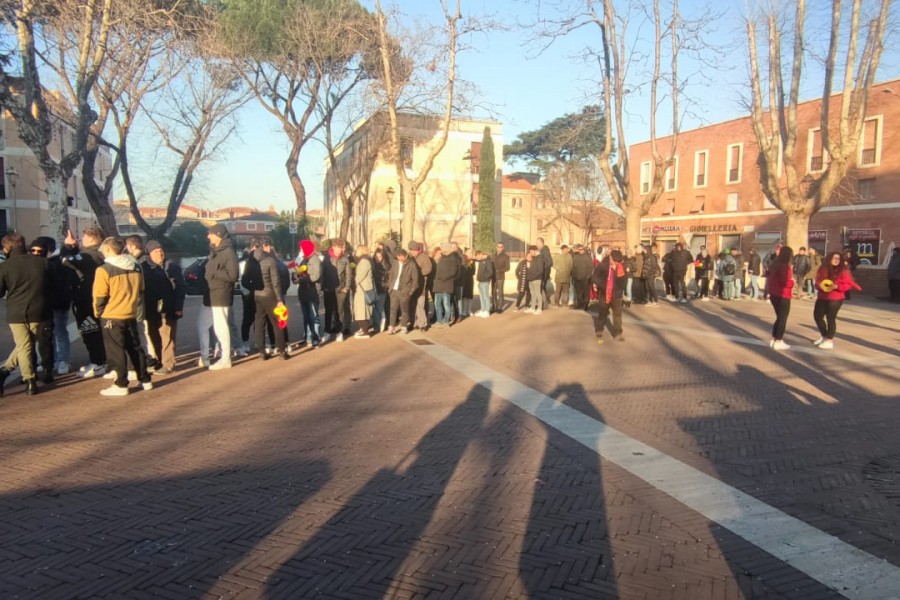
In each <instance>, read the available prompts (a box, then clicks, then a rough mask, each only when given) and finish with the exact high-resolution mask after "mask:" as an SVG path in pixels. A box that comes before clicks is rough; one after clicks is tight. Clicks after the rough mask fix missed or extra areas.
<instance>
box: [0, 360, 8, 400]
mask: <svg viewBox="0 0 900 600" xmlns="http://www.w3.org/2000/svg"><path fill="white" fill-rule="evenodd" d="M7 377H9V369H7V368H5V367H0V398H2V397H3V384H4V383H6V378H7Z"/></svg>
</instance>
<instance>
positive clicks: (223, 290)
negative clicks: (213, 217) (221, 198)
mask: <svg viewBox="0 0 900 600" xmlns="http://www.w3.org/2000/svg"><path fill="white" fill-rule="evenodd" d="M207 238H208V239H209V245H210V253H209V260H208V261H207V262H206V274H205V277H206V281H207V283H208V284H209V301H210V309H211V312H212V326H213V331H215V333H216V338H217V339H218V340H219V345H220V346H221V349H222V358H220V359H219V361H218V362H215V363H213V364H212V365H210V367H209V369H210V371H217V370H220V369H230V368H231V327H230V325H229V322H228V313H229V312H230V311H231V305H232V303H233V302H234V284H235V283H237V280H238V258H237V254H236V253H235V251H234V245H233V243H232V241H231V236H230V235H228V230H227V229H226V228H225V226H224V225H222V224H221V223H217V224H216V225H213V226H212V227H210V228H209V233H208V234H207Z"/></svg>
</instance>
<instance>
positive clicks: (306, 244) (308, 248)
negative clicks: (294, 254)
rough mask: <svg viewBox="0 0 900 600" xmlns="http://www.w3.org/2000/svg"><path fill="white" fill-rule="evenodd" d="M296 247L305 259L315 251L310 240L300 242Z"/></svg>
mask: <svg viewBox="0 0 900 600" xmlns="http://www.w3.org/2000/svg"><path fill="white" fill-rule="evenodd" d="M298 246H299V247H300V252H302V253H303V256H304V257H305V258H309V257H310V256H312V255H313V253H314V252H315V251H316V245H315V244H313V243H312V240H300V243H299V244H298Z"/></svg>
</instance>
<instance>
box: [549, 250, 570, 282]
mask: <svg viewBox="0 0 900 600" xmlns="http://www.w3.org/2000/svg"><path fill="white" fill-rule="evenodd" d="M573 264H574V262H573V260H572V253H571V252H560V253H559V254H557V255H556V256H554V257H553V267H554V268H555V269H556V274H555V275H554V276H553V281H554V282H556V283H569V280H570V279H572V266H573Z"/></svg>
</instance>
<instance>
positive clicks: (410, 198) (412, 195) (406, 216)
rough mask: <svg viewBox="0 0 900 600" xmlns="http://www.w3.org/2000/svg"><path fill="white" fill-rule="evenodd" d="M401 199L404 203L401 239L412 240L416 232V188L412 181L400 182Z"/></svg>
mask: <svg viewBox="0 0 900 600" xmlns="http://www.w3.org/2000/svg"><path fill="white" fill-rule="evenodd" d="M400 200H401V201H402V202H403V204H404V206H403V219H402V220H401V222H400V241H401V242H402V241H404V240H405V241H410V240H413V239H415V234H416V188H415V186H414V185H412V183H411V182H408V181H401V182H400Z"/></svg>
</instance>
